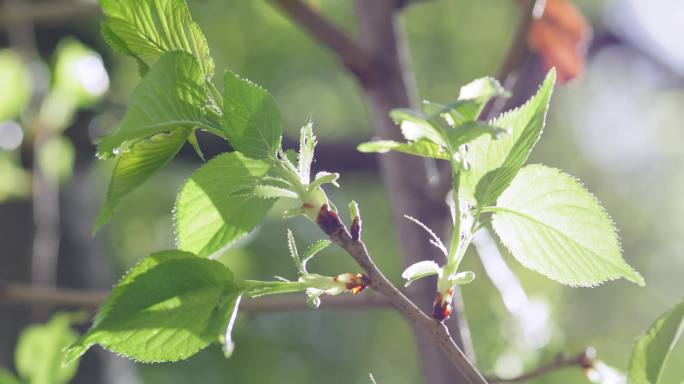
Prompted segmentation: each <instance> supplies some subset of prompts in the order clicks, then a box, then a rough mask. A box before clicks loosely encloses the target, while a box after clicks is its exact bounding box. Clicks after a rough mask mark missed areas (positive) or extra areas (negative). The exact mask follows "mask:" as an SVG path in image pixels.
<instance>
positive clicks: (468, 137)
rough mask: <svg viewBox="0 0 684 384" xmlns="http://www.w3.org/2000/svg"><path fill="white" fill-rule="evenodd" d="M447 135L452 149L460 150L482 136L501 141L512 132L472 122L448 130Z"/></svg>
mask: <svg viewBox="0 0 684 384" xmlns="http://www.w3.org/2000/svg"><path fill="white" fill-rule="evenodd" d="M445 133H446V136H447V139H448V140H449V144H450V145H451V148H458V147H459V146H461V145H463V144H466V143H469V142H471V141H473V140H475V139H477V138H478V137H480V136H482V135H489V136H490V137H491V138H493V139H499V138H501V137H502V136H503V135H505V134H507V133H510V132H509V131H508V130H507V129H504V128H499V127H495V126H493V125H489V124H485V123H478V122H476V121H471V122H466V123H463V124H461V125H459V126H457V127H454V128H451V129H448V130H446V132H445Z"/></svg>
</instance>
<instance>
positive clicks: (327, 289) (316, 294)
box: [287, 230, 368, 308]
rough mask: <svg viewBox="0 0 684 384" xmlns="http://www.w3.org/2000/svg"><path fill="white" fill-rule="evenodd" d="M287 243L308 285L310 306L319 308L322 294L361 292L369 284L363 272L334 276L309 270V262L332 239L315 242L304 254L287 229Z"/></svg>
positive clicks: (302, 278) (303, 279) (307, 291)
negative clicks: (300, 252) (301, 253)
mask: <svg viewBox="0 0 684 384" xmlns="http://www.w3.org/2000/svg"><path fill="white" fill-rule="evenodd" d="M287 243H288V247H289V249H290V256H291V257H292V260H293V261H294V263H295V266H296V267H297V270H298V271H299V279H298V281H299V282H300V283H303V284H304V285H305V286H306V295H307V296H308V300H307V302H308V303H309V306H310V307H312V308H318V306H319V305H320V303H321V299H320V296H322V295H331V296H335V295H339V294H340V293H344V292H351V293H352V294H359V293H361V292H363V290H364V289H366V287H367V286H368V279H367V278H366V276H364V275H362V274H352V273H343V274H340V275H337V276H334V277H333V276H324V275H319V274H317V273H310V272H309V271H307V269H306V264H307V262H308V261H309V260H311V258H313V257H314V256H316V254H318V253H319V252H320V251H322V250H323V249H325V248H326V247H327V246H328V245H330V241H328V240H320V241H318V242H316V243H314V244H313V245H311V246H310V247H309V248H308V249H307V250H306V251H305V252H304V254H303V255H302V256H300V255H299V251H298V250H297V245H296V244H295V241H294V236H293V235H292V231H290V230H288V231H287Z"/></svg>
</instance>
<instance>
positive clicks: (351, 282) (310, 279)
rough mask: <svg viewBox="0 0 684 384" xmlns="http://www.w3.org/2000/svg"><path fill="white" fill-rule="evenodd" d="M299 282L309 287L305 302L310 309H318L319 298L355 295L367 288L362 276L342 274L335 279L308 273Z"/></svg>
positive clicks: (364, 277) (364, 278) (365, 280)
mask: <svg viewBox="0 0 684 384" xmlns="http://www.w3.org/2000/svg"><path fill="white" fill-rule="evenodd" d="M299 281H300V282H303V283H306V284H307V285H309V288H307V289H306V295H307V296H308V297H309V298H308V300H307V302H308V303H309V306H310V307H312V308H318V306H319V305H320V303H321V299H320V296H322V295H330V296H336V295H339V294H340V293H344V292H351V293H352V294H354V295H356V294H359V293H361V292H363V290H364V289H366V287H367V286H368V279H367V278H366V276H364V275H362V274H352V273H343V274H340V275H337V276H335V277H331V276H323V275H318V274H315V273H308V274H305V275H302V276H301V277H300V278H299Z"/></svg>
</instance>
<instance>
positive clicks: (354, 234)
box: [351, 216, 361, 241]
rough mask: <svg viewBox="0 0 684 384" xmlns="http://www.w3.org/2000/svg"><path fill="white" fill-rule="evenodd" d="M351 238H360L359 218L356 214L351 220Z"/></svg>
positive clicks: (355, 239)
mask: <svg viewBox="0 0 684 384" xmlns="http://www.w3.org/2000/svg"><path fill="white" fill-rule="evenodd" d="M351 238H352V240H354V241H357V240H359V239H360V238H361V218H360V217H358V216H357V217H355V218H354V220H352V225H351Z"/></svg>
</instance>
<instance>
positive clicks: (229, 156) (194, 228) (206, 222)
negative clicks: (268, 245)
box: [175, 152, 275, 256]
mask: <svg viewBox="0 0 684 384" xmlns="http://www.w3.org/2000/svg"><path fill="white" fill-rule="evenodd" d="M269 169H270V165H269V164H268V163H266V162H264V161H261V160H254V159H250V158H248V157H246V156H243V155H242V154H240V153H238V152H232V153H225V154H223V155H220V156H217V157H215V158H214V159H212V160H211V161H209V162H208V163H206V164H204V165H203V166H202V167H201V168H200V169H198V170H197V171H195V173H193V174H192V175H191V176H190V178H189V179H188V180H187V181H186V182H185V184H183V186H182V187H181V190H180V192H179V193H178V198H177V200H176V208H175V213H176V215H175V221H176V239H177V244H178V248H179V249H182V250H184V251H189V252H192V253H195V254H197V255H199V256H209V255H211V254H213V253H214V252H217V251H220V250H222V249H223V248H225V247H227V246H229V245H230V244H232V243H234V242H235V241H237V240H238V239H240V238H241V237H242V236H244V235H246V234H247V233H249V231H251V230H252V229H253V228H254V227H255V226H256V225H257V224H259V223H260V222H261V220H263V218H264V216H266V213H267V212H268V210H269V209H270V208H271V206H272V205H273V203H274V202H275V200H273V199H262V198H260V197H257V196H254V195H252V194H249V193H243V191H242V189H244V188H245V187H249V186H255V185H256V184H257V183H258V181H259V180H260V179H261V178H262V177H264V176H265V175H266V173H267V172H268V171H269ZM233 191H237V193H232V192H233Z"/></svg>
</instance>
